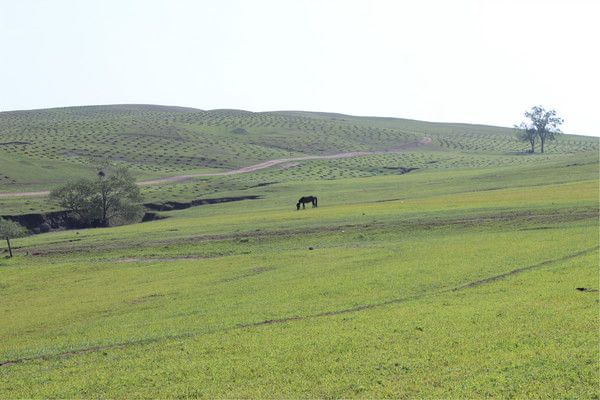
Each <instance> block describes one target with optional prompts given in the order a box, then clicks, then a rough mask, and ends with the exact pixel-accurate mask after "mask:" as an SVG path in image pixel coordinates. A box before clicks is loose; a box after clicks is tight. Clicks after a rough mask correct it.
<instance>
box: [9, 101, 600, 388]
mask: <svg viewBox="0 0 600 400" xmlns="http://www.w3.org/2000/svg"><path fill="white" fill-rule="evenodd" d="M148 112H150V111H148ZM184 114H185V112H184ZM296 114H297V117H298V118H300V117H302V118H304V117H305V116H304V114H302V113H292V114H291V115H294V116H295V115H296ZM189 118H191V117H189ZM313 118H316V119H318V118H321V119H324V120H326V121H329V120H328V119H331V118H343V117H340V116H331V115H321V114H318V115H316V116H313ZM190 121H194V120H193V119H190ZM393 122H394V121H391V122H389V123H390V124H391V123H393ZM190 123H192V122H190ZM352 123H356V124H358V123H359V121H357V122H352ZM363 123H364V122H363ZM387 123H388V122H386V121H380V122H379V124H381V125H380V126H378V125H375V127H374V128H373V129H393V128H390V127H389V126H387V125H386V124H387ZM315 124H316V123H315ZM415 124H416V123H415ZM235 125H240V124H239V123H237V122H236V124H235ZM417 125H418V124H417ZM456 129H458V130H460V129H461V128H456ZM490 130H491V131H492V132H487V131H486V132H483V133H481V136H484V135H490V136H491V137H494V135H495V133H494V132H495V130H494V129H492V128H490ZM406 132H407V135H408V134H410V135H415V136H416V135H418V134H419V132H418V131H417V128H413V129H407V130H406ZM461 132H462V133H460V134H458V133H457V134H456V135H455V136H457V137H470V136H469V135H471V133H469V132H468V131H467V132H466V133H465V132H463V131H461ZM434 134H437V132H433V131H432V133H431V134H430V136H434ZM446 134H448V135H449V134H450V133H446ZM461 135H462V136H461ZM442 136H443V135H442V134H440V136H439V137H440V138H442ZM436 137H438V136H436ZM336 140H337V139H336ZM441 140H442V139H440V142H439V143H438V145H436V146H435V147H436V148H434V149H415V150H414V151H409V152H406V153H398V154H384V155H374V156H367V157H360V158H352V159H343V160H330V161H325V160H315V161H310V162H302V163H301V165H298V166H296V167H295V168H272V169H267V170H262V171H257V172H255V173H252V174H246V175H237V176H229V177H219V178H207V179H201V180H195V181H190V182H182V183H177V184H173V185H161V186H158V187H148V188H145V189H144V192H145V194H146V196H147V198H156V199H160V198H163V199H164V198H168V199H170V198H180V199H184V198H187V197H202V196H204V195H206V194H209V195H212V196H218V195H219V196H220V195H230V194H241V193H243V194H257V195H260V196H262V197H261V199H259V200H248V201H242V202H236V203H227V204H218V205H210V206H201V207H194V208H189V209H186V210H182V211H172V212H165V213H162V214H163V215H164V216H166V217H168V218H166V219H163V220H158V221H153V222H148V223H143V224H136V225H129V226H121V227H115V228H105V229H89V230H81V231H63V232H53V233H49V234H42V235H35V236H29V237H26V238H22V239H17V240H14V246H15V253H16V257H14V258H13V259H0V298H1V299H2V307H1V308H0V338H1V339H2V340H1V341H0V397H2V398H18V397H28V398H29V397H34V398H40V397H46V398H72V397H78V398H80V397H84V398H87V397H94V398H97V397H100V398H105V397H108V398H137V397H151V398H156V397H160V398H165V397H168V398H174V397H207V398H215V397H218V398H248V397H251V398H265V397H276V398H296V397H311V398H314V397H322V398H350V397H352V398H356V397H360V398H383V397H392V398H414V397H430V398H431V397H432V398H483V397H495V398H505V397H517V398H525V397H527V398H548V397H550V398H598V395H599V385H600V378H599V375H598V371H599V368H600V362H599V356H600V354H599V351H598V339H599V338H598V303H599V298H598V291H597V290H598V288H599V282H598V255H599V253H598V212H599V204H598V192H599V183H598V168H599V165H598V156H597V153H594V148H596V147H594V146H597V140H594V139H588V138H582V139H577V138H576V139H570V138H568V137H567V138H566V139H564V140H565V143H563V144H561V145H560V146H562V147H560V146H558V145H557V147H556V148H555V149H556V152H555V153H550V152H549V153H548V154H546V155H544V156H542V155H538V156H524V155H516V154H510V151H512V150H510V151H509V150H506V149H504V150H497V151H494V152H492V151H487V152H485V151H483V150H482V149H484V150H485V147H480V148H479V150H478V149H477V148H475V147H476V145H475V144H474V143H479V141H478V140H475V139H473V140H472V141H469V140H466V139H465V141H463V142H460V143H462V144H463V148H462V149H460V150H459V149H456V148H452V147H444V146H443V144H442V141H441ZM493 140H495V139H492V141H493ZM505 140H506V141H507V142H508V141H510V140H512V139H509V138H505ZM572 140H575V143H587V145H586V146H587V147H586V146H584V150H585V149H587V150H588V151H583V150H581V151H580V150H578V149H579V147H577V146H579V145H576V144H570V143H571V142H570V141H572ZM486 143H487V142H486ZM307 144H308V142H307ZM348 146H349V145H348ZM365 146H366V145H365ZM369 146H371V145H369ZM373 146H375V145H374V144H373ZM347 148H349V147H347ZM559 149H562V150H560V151H559ZM590 149H591V150H592V151H591V152H590V151H589V150H590ZM312 150H314V149H311V151H312ZM350 150H354V148H352V149H350ZM302 151H308V150H307V149H302ZM268 156H269V157H270V156H272V155H268ZM248 161H249V160H248ZM400 167H416V168H419V169H417V170H414V171H411V172H410V173H405V174H403V173H401V171H400V172H399V168H400ZM261 183H268V185H262V186H257V185H258V184H261ZM309 193H312V194H316V195H318V196H319V207H318V208H315V209H312V208H311V209H308V208H307V210H301V211H296V210H295V207H294V203H295V200H296V199H297V197H298V196H299V195H301V194H309ZM32 201H34V200H33V199H32ZM35 201H43V200H35ZM32 207H37V205H35V204H33V205H32ZM578 287H583V288H588V289H591V290H590V291H578V290H576V288H578Z"/></svg>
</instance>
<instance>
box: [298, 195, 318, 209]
mask: <svg viewBox="0 0 600 400" xmlns="http://www.w3.org/2000/svg"><path fill="white" fill-rule="evenodd" d="M306 203H312V206H313V207H316V206H317V198H316V197H315V196H303V197H300V200H298V203H296V210H299V209H300V204H302V208H306Z"/></svg>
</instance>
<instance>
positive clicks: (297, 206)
mask: <svg viewBox="0 0 600 400" xmlns="http://www.w3.org/2000/svg"><path fill="white" fill-rule="evenodd" d="M299 209H300V202H297V203H296V210H299Z"/></svg>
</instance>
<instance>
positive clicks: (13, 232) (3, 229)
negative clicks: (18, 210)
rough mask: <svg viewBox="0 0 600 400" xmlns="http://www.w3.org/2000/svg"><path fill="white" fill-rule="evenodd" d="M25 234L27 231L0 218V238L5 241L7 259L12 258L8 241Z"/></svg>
mask: <svg viewBox="0 0 600 400" xmlns="http://www.w3.org/2000/svg"><path fill="white" fill-rule="evenodd" d="M26 234H27V230H26V229H25V228H23V227H22V226H21V225H19V224H18V223H16V222H13V221H9V220H7V219H4V218H0V238H3V239H6V244H7V245H8V256H9V257H12V256H13V254H12V247H11V246H10V239H14V238H18V237H21V236H25V235H26Z"/></svg>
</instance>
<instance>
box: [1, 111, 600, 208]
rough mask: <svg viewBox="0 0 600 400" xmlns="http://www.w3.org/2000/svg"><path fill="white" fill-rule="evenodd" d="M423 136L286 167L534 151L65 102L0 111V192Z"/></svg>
mask: <svg viewBox="0 0 600 400" xmlns="http://www.w3.org/2000/svg"><path fill="white" fill-rule="evenodd" d="M424 137H430V138H431V139H432V141H433V143H432V145H430V146H427V151H425V152H423V151H420V152H416V153H415V154H414V155H413V156H412V158H411V159H398V158H395V155H392V154H388V155H378V156H372V157H371V159H370V160H360V161H354V160H346V161H345V163H346V164H344V165H341V166H338V163H337V162H336V161H335V160H332V161H329V162H326V161H321V162H320V163H317V165H319V166H320V168H315V167H314V165H315V162H306V163H304V164H306V165H307V166H308V167H309V168H310V169H311V171H310V173H309V176H306V174H305V171H298V170H297V168H295V167H289V166H288V167H287V169H289V170H291V171H288V174H291V175H294V174H293V173H294V172H295V173H296V174H295V176H291V177H292V178H294V179H296V178H298V177H302V178H305V177H306V178H307V179H309V180H312V179H315V178H320V177H322V178H325V179H336V178H339V177H352V176H365V175H378V174H381V171H376V170H374V168H377V167H378V166H379V165H386V164H390V163H391V166H392V167H393V166H395V164H394V163H395V162H404V163H407V162H411V163H414V166H417V165H419V164H423V163H428V162H430V163H431V164H425V165H426V166H428V167H432V166H435V167H437V168H446V167H448V166H452V167H455V166H464V167H477V166H486V165H501V164H504V163H509V164H521V163H528V162H530V158H531V157H527V156H525V155H523V154H522V152H523V150H526V149H527V148H528V146H527V145H526V144H524V143H520V142H518V141H517V140H516V139H515V138H514V131H513V130H512V129H508V128H500V127H492V126H483V125H467V124H440V123H429V122H422V121H413V120H405V119H393V118H373V117H354V116H348V115H341V114H325V113H307V112H292V111H289V112H263V113H252V112H248V111H241V110H212V111H203V110H196V109H189V108H180V107H164V106H148V105H113V106H88V107H70V108H57V109H47V110H32V111H14V112H1V113H0V171H1V173H0V191H13V192H16V191H34V190H44V189H48V188H53V187H56V186H57V185H59V184H61V183H63V182H65V181H66V180H68V179H71V178H73V177H77V176H84V175H89V173H90V172H91V170H93V169H94V168H95V167H96V165H97V164H98V162H100V161H99V159H105V160H107V161H108V162H110V163H113V164H116V165H122V166H126V167H128V168H130V169H131V171H132V172H133V173H134V174H135V176H136V177H137V178H138V179H146V178H155V177H163V176H172V175H181V174H190V173H202V172H215V171H223V170H228V169H232V168H236V167H243V166H248V165H251V164H255V163H258V162H261V161H265V160H270V159H277V158H289V157H297V156H303V155H326V154H333V153H340V152H346V151H377V150H385V149H389V148H394V147H397V146H399V145H402V144H405V143H410V142H414V141H415V140H419V139H422V138H424ZM598 148H599V143H598V140H597V138H591V137H585V136H573V135H567V136H563V137H560V138H559V139H558V140H557V141H556V142H554V143H552V144H551V145H549V146H548V149H547V154H546V155H544V156H540V157H546V158H547V157H552V156H557V157H558V156H564V155H568V154H582V153H590V152H592V153H593V152H596V153H597V151H598ZM430 153H432V154H430ZM436 163H437V165H435V164H436ZM409 166H410V165H409ZM284 168H285V166H284ZM215 181H219V179H215ZM242 183H244V182H242ZM243 186H244V185H242V187H243ZM0 206H1V205H0Z"/></svg>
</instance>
